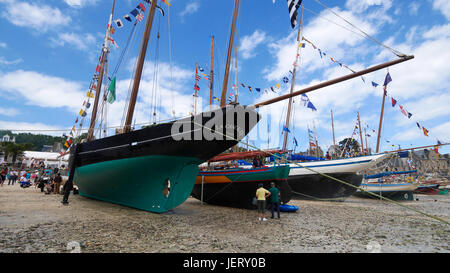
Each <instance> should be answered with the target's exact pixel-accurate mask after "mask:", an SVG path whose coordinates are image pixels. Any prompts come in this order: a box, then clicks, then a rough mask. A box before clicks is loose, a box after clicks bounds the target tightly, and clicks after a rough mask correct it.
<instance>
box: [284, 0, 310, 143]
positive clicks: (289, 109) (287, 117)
mask: <svg viewBox="0 0 450 273" xmlns="http://www.w3.org/2000/svg"><path fill="white" fill-rule="evenodd" d="M304 4H305V3H304V2H303V4H302V11H301V14H300V24H299V25H298V32H297V42H298V43H299V44H298V45H297V53H296V55H295V62H294V71H292V80H291V91H290V94H292V93H293V92H294V85H295V74H296V72H297V60H298V56H299V51H300V41H301V40H300V30H301V28H302V17H303V5H304ZM291 107H292V97H290V98H289V103H288V109H287V113H286V124H285V126H286V128H289V121H290V118H291ZM287 140H288V131H287V130H285V131H284V141H283V151H286V146H287Z"/></svg>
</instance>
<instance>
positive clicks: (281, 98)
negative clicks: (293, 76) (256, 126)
mask: <svg viewBox="0 0 450 273" xmlns="http://www.w3.org/2000/svg"><path fill="white" fill-rule="evenodd" d="M413 58H414V56H412V55H411V56H406V57H402V58H400V59H397V60H394V61H390V62H386V63H382V64H379V65H376V66H372V67H369V68H367V69H364V70H361V71H359V72H356V73H352V74H349V75H346V76H342V77H339V78H336V79H333V80H329V81H326V82H322V83H319V84H316V85H313V86H310V87H306V88H303V89H301V90H298V91H295V92H293V93H291V94H286V95H282V96H279V97H276V98H273V99H269V100H266V101H262V102H258V103H256V104H254V105H252V107H253V108H259V107H261V106H266V105H270V104H272V103H275V102H279V101H282V100H285V99H288V98H291V97H296V96H298V95H301V94H305V93H308V92H311V91H314V90H317V89H320V88H324V87H327V86H330V85H333V84H336V83H339V82H343V81H346V80H349V79H353V78H356V77H359V76H362V75H365V74H368V73H370V72H373V71H377V70H380V69H383V68H386V67H389V66H391V65H395V64H399V63H402V62H406V61H409V60H411V59H413Z"/></svg>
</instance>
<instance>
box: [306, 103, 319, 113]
mask: <svg viewBox="0 0 450 273" xmlns="http://www.w3.org/2000/svg"><path fill="white" fill-rule="evenodd" d="M306 107H308V108H311V109H312V110H313V111H317V109H316V107H314V105H313V104H312V103H311V102H310V101H309V102H308V106H306Z"/></svg>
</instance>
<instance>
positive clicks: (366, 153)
mask: <svg viewBox="0 0 450 273" xmlns="http://www.w3.org/2000/svg"><path fill="white" fill-rule="evenodd" d="M364 138H365V139H366V151H365V155H369V145H368V144H367V133H366V128H364Z"/></svg>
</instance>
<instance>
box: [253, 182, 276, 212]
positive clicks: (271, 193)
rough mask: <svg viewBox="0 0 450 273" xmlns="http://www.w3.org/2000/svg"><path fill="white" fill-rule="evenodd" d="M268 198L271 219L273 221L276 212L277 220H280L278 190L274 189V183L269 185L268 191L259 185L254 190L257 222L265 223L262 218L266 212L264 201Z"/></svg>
mask: <svg viewBox="0 0 450 273" xmlns="http://www.w3.org/2000/svg"><path fill="white" fill-rule="evenodd" d="M267 198H269V204H270V209H271V211H272V217H271V218H272V219H274V212H275V211H276V212H277V215H278V219H280V190H279V189H278V188H277V187H275V183H274V182H272V183H270V189H269V190H266V189H265V188H264V185H263V184H262V183H260V184H259V185H258V189H257V190H256V205H257V207H258V220H259V221H267V218H266V217H264V214H265V210H266V199H267Z"/></svg>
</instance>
